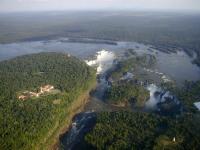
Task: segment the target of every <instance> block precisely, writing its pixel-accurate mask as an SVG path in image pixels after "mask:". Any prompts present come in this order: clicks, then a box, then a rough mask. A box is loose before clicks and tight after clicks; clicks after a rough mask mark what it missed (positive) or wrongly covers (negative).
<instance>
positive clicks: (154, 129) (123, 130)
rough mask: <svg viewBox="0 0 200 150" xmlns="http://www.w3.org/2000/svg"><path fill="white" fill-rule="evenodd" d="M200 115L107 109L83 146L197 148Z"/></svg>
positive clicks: (117, 149) (101, 148)
mask: <svg viewBox="0 0 200 150" xmlns="http://www.w3.org/2000/svg"><path fill="white" fill-rule="evenodd" d="M199 117H200V116H199V115H195V116H184V117H180V118H177V119H170V118H166V117H161V116H157V115H153V114H146V113H133V112H103V113H100V114H98V115H97V122H96V125H95V127H94V128H93V129H92V131H91V132H89V133H88V134H87V135H86V136H85V139H84V142H82V144H81V145H80V147H82V148H83V147H84V148H86V149H88V150H89V149H98V150H105V149H109V150H128V149H140V150H144V149H154V150H163V149H164V150H175V149H176V150H183V149H194V150H197V149H198V148H199V146H200V134H199V133H200V132H199V131H200V126H199V125H200V118H199Z"/></svg>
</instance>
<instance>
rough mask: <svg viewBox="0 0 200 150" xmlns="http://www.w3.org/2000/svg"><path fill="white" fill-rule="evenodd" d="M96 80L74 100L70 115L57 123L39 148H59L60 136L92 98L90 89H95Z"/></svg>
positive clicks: (50, 149) (69, 111)
mask: <svg viewBox="0 0 200 150" xmlns="http://www.w3.org/2000/svg"><path fill="white" fill-rule="evenodd" d="M95 87H96V82H94V83H93V84H92V85H91V86H90V88H89V89H88V90H86V91H85V92H83V93H82V94H81V95H80V96H79V97H78V98H77V100H74V101H73V102H72V104H71V107H70V108H69V109H68V110H67V114H68V116H66V120H63V122H60V123H56V125H55V128H54V129H53V131H52V132H51V131H50V133H49V136H48V138H46V140H45V141H44V142H43V143H40V144H39V145H38V148H37V149H42V150H43V149H47V150H58V149H59V146H60V140H59V139H60V137H61V136H62V135H63V134H64V133H66V132H67V130H68V129H69V128H70V125H71V123H72V119H73V117H74V116H75V115H76V114H78V113H80V112H81V111H83V109H84V107H85V105H86V104H87V103H88V101H89V99H90V91H92V90H93V89H95Z"/></svg>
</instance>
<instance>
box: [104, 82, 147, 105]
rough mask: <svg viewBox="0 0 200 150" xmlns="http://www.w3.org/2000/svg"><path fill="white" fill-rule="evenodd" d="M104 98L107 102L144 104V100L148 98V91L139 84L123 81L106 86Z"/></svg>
mask: <svg viewBox="0 0 200 150" xmlns="http://www.w3.org/2000/svg"><path fill="white" fill-rule="evenodd" d="M105 98H106V100H107V102H108V103H111V104H115V105H119V106H127V105H129V104H135V106H138V107H141V106H144V104H145V102H146V101H147V100H148V98H149V92H148V91H147V90H146V89H145V88H144V87H142V86H140V85H134V84H133V83H130V82H123V83H120V84H114V85H113V86H112V87H110V88H108V90H107V91H106V93H105Z"/></svg>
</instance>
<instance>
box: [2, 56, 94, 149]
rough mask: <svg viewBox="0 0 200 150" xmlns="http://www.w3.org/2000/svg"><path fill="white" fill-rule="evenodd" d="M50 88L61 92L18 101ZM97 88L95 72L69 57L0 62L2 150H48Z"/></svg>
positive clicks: (38, 57)
mask: <svg viewBox="0 0 200 150" xmlns="http://www.w3.org/2000/svg"><path fill="white" fill-rule="evenodd" d="M47 84H50V85H53V86H54V87H55V89H58V90H59V91H60V92H55V93H53V94H45V95H42V96H40V97H38V98H29V99H27V100H24V101H22V100H19V99H18V97H17V93H18V92H20V91H25V90H30V91H31V90H34V89H37V88H38V87H40V86H44V85H47ZM94 84H95V71H94V70H93V69H91V68H90V67H88V66H87V65H86V64H85V63H84V62H82V61H80V60H79V59H77V58H74V57H69V56H68V55H67V54H61V53H39V54H32V55H26V56H21V57H17V58H15V59H12V60H8V61H3V62H1V63H0V149H12V150H15V149H16V150H18V149H24V150H25V149H27V150H30V149H45V148H47V147H46V146H49V145H51V144H52V143H51V142H55V141H53V140H55V137H56V136H57V134H58V132H59V131H60V130H61V128H63V127H64V126H66V125H68V123H70V119H71V117H72V116H73V113H74V111H76V110H77V108H79V107H80V106H81V105H83V103H84V100H83V99H84V97H85V96H84V95H87V94H84V93H87V91H88V90H89V89H90V88H92V86H94ZM46 143H47V144H46ZM45 144H46V145H45Z"/></svg>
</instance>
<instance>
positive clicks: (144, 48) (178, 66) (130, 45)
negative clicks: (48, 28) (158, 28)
mask: <svg viewBox="0 0 200 150" xmlns="http://www.w3.org/2000/svg"><path fill="white" fill-rule="evenodd" d="M127 49H134V51H135V52H136V53H138V54H139V55H140V54H151V55H154V56H155V57H156V59H157V63H156V68H154V70H148V69H146V70H147V71H149V72H153V73H155V74H158V75H161V77H162V78H163V80H166V81H168V80H169V81H170V80H173V81H175V82H176V84H177V85H182V84H183V83H184V81H185V80H191V81H197V80H200V68H199V67H197V66H196V65H195V64H192V60H193V59H194V58H192V57H189V56H188V55H187V54H186V53H184V52H183V51H179V50H178V49H177V52H176V53H164V52H161V51H159V50H156V49H155V48H152V46H150V45H144V44H141V43H137V42H124V41H106V40H98V39H87V38H83V39H75V40H74V39H73V40H72V39H69V38H59V39H55V40H46V41H45V40H43V41H24V42H18V43H9V44H0V61H3V60H6V59H10V58H13V57H16V56H20V55H25V54H31V53H38V52H65V53H69V54H71V55H74V56H76V57H79V58H80V59H82V60H84V61H85V62H86V63H87V64H88V65H91V66H94V67H96V68H97V74H98V76H99V80H98V82H99V83H98V85H97V88H96V90H95V91H94V92H93V93H92V95H91V99H90V101H89V103H88V104H86V106H85V110H84V111H83V112H82V113H80V114H78V115H76V116H75V117H74V119H73V123H72V125H71V128H70V130H69V131H68V132H66V133H65V134H64V135H63V136H62V137H61V139H60V141H61V145H62V148H63V149H67V150H68V149H73V148H74V147H76V145H77V144H78V143H79V142H80V141H81V140H82V138H83V136H84V134H85V133H86V132H88V131H89V130H90V129H91V128H92V127H93V125H94V124H95V118H96V112H101V111H115V110H124V108H118V107H114V106H110V105H108V104H106V103H105V102H104V101H103V100H102V95H103V94H104V91H105V89H106V88H107V87H108V86H109V85H108V83H107V81H106V79H105V73H106V71H107V70H108V69H109V68H111V67H112V65H113V61H114V60H115V58H116V57H118V56H120V55H121V54H122V53H123V52H124V50H127ZM144 69H145V68H144ZM146 88H147V89H148V90H149V91H150V99H149V100H148V102H147V103H146V108H147V109H151V110H154V109H157V108H156V106H157V104H158V103H159V102H162V101H164V100H163V99H165V98H166V97H168V98H171V99H173V100H174V101H176V102H177V104H178V100H177V99H176V98H174V97H173V95H171V94H170V93H169V92H168V91H163V90H162V89H161V88H160V87H158V86H156V85H155V84H150V85H148V86H147V87H146Z"/></svg>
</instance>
